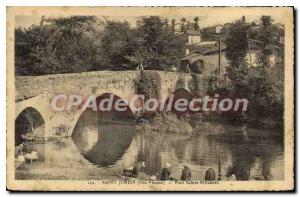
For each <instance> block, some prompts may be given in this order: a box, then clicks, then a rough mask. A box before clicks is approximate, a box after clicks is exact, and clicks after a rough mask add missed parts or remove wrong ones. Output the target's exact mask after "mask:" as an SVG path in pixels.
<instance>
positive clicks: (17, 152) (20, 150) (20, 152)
mask: <svg viewBox="0 0 300 197" xmlns="http://www.w3.org/2000/svg"><path fill="white" fill-rule="evenodd" d="M23 148H24V145H23V144H20V145H19V146H16V148H15V157H16V158H18V157H19V156H20V155H23Z"/></svg>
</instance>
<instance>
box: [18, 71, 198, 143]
mask: <svg viewBox="0 0 300 197" xmlns="http://www.w3.org/2000/svg"><path fill="white" fill-rule="evenodd" d="M144 72H145V73H151V72H154V73H157V74H158V75H159V76H160V78H161V80H160V81H161V84H160V86H161V90H160V96H161V97H168V95H170V94H171V93H173V92H175V91H176V90H178V89H185V90H187V91H189V85H190V82H191V81H192V80H193V79H192V76H191V75H190V74H183V73H176V72H165V71H144ZM139 77H140V72H139V71H98V72H87V73H72V74H57V75H45V76H17V77H16V83H15V84H16V102H15V103H16V106H15V117H16V119H18V118H19V117H20V116H23V117H24V118H23V119H28V121H27V124H28V125H29V126H28V128H30V129H29V130H31V131H33V132H34V133H35V134H36V135H38V136H40V137H45V138H49V137H60V136H62V137H63V136H71V135H72V132H73V130H74V128H75V126H76V124H77V121H78V119H79V117H80V116H81V114H82V112H81V111H80V110H77V111H71V112H68V113H67V112H55V111H53V110H52V109H51V100H52V98H53V96H55V95H58V94H64V95H71V94H75V95H82V96H83V97H84V96H86V97H87V96H89V95H96V96H98V97H100V96H101V95H104V94H107V93H110V94H114V95H116V96H118V97H120V98H122V99H126V100H128V101H129V100H130V98H132V97H133V96H134V95H135V94H136V84H135V83H136V81H137V80H138V79H139ZM33 111H34V113H32V112H33ZM36 115H38V116H39V120H40V123H36V120H38V119H37V118H36ZM15 124H16V125H17V124H18V122H17V121H16V123H15ZM18 129H19V128H18ZM36 131H39V132H36ZM41 131H44V132H41ZM18 132H19V131H16V134H17V133H18ZM17 135H18V134H17Z"/></svg>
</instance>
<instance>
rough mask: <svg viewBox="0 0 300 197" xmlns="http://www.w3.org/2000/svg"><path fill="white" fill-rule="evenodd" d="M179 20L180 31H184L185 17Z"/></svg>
mask: <svg viewBox="0 0 300 197" xmlns="http://www.w3.org/2000/svg"><path fill="white" fill-rule="evenodd" d="M180 22H181V32H185V31H186V25H185V22H186V18H182V19H180Z"/></svg>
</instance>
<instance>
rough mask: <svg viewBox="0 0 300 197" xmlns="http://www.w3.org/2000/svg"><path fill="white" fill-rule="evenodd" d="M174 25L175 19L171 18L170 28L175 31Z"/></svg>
mask: <svg viewBox="0 0 300 197" xmlns="http://www.w3.org/2000/svg"><path fill="white" fill-rule="evenodd" d="M175 25H176V20H175V19H174V18H173V19H172V21H171V30H172V31H173V32H175Z"/></svg>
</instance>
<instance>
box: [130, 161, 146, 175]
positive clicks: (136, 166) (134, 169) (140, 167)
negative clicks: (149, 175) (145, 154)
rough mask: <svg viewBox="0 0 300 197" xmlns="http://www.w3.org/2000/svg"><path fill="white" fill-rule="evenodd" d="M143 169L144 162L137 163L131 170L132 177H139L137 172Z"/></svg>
mask: <svg viewBox="0 0 300 197" xmlns="http://www.w3.org/2000/svg"><path fill="white" fill-rule="evenodd" d="M145 167H146V165H145V162H143V161H142V162H138V163H137V164H136V165H135V166H134V167H133V169H132V176H133V177H136V178H137V177H138V176H139V172H141V171H142V169H143V168H145Z"/></svg>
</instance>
